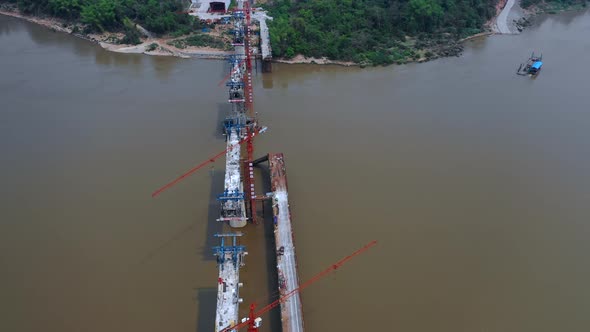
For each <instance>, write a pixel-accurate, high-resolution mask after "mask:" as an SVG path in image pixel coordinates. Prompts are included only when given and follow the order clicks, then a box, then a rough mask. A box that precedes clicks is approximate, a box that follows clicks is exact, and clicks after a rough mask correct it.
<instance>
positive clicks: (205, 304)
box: [196, 288, 217, 332]
mask: <svg viewBox="0 0 590 332" xmlns="http://www.w3.org/2000/svg"><path fill="white" fill-rule="evenodd" d="M196 297H197V303H198V307H197V324H196V326H197V332H202V331H215V310H216V307H215V303H217V289H216V288H198V289H197V294H196Z"/></svg>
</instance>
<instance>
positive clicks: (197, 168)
mask: <svg viewBox="0 0 590 332" xmlns="http://www.w3.org/2000/svg"><path fill="white" fill-rule="evenodd" d="M266 129H267V128H266V127H262V128H260V129H258V130H256V131H255V132H254V134H252V135H251V137H254V136H257V135H260V134H262V133H264V132H265V131H266ZM251 137H250V135H249V136H247V137H245V138H244V139H242V140H240V141H239V142H238V143H237V144H235V145H233V146H231V147H230V148H227V149H225V150H223V151H221V152H219V153H218V154H216V155H214V156H212V157H211V158H209V159H208V160H207V161H204V162H202V163H200V164H198V165H197V166H195V167H193V168H191V169H189V170H188V171H186V172H185V173H184V174H182V175H181V176H179V177H177V178H176V179H174V180H173V181H171V182H169V183H167V184H166V185H164V186H163V187H161V188H160V189H158V190H156V191H154V192H153V193H152V197H156V196H158V195H159V194H160V193H162V192H163V191H164V190H166V189H168V188H170V187H172V186H174V185H175V184H177V183H178V182H180V181H182V180H183V179H184V178H186V177H188V176H189V175H191V174H193V173H194V172H196V171H198V170H199V169H201V168H203V167H205V166H207V165H208V164H210V163H213V162H215V160H217V159H218V158H219V157H221V156H223V155H225V153H226V152H227V150H229V149H233V148H236V147H239V146H240V145H242V144H244V143H245V142H246V141H248V140H249V139H251Z"/></svg>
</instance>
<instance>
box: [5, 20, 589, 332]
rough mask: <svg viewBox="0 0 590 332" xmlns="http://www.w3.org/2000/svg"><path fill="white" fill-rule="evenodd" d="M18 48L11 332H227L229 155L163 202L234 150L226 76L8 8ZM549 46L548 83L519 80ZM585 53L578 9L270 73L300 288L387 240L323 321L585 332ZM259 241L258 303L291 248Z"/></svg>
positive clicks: (9, 255)
mask: <svg viewBox="0 0 590 332" xmlns="http://www.w3.org/2000/svg"><path fill="white" fill-rule="evenodd" d="M0 45H1V46H0V157H1V161H0V176H1V186H0V249H1V250H0V266H1V270H0V271H1V273H0V287H1V289H2V292H1V294H2V296H0V312H1V313H2V314H1V316H2V318H1V319H0V331H6V332H29V331H31V332H32V331H50V332H77V331H85V332H94V331H96V332H99V331H100V332H105V331H109V332H129V331H142V332H152V331H154V332H156V331H158V332H161V331H176V332H194V331H211V330H212V323H213V320H214V310H215V287H216V278H217V269H216V266H215V261H214V260H213V257H212V256H211V250H210V246H212V245H214V244H215V241H214V240H213V238H212V236H211V235H212V234H213V233H214V232H216V231H219V230H220V227H219V225H218V224H216V222H215V221H214V219H215V218H216V217H217V215H218V205H217V203H216V202H215V199H214V198H215V195H216V194H218V193H220V192H221V190H222V182H221V181H222V177H223V162H222V161H220V162H217V163H215V164H214V168H212V169H206V170H203V171H201V172H199V173H197V174H195V175H194V176H192V177H191V178H189V179H188V180H185V181H184V182H183V183H181V184H179V185H177V186H176V187H174V188H173V189H171V190H169V191H167V192H165V193H163V194H162V195H161V196H159V197H157V198H155V199H152V198H151V197H150V193H151V192H152V191H153V190H155V189H157V188H158V187H159V186H160V185H163V184H164V183H166V182H167V181H168V180H171V179H172V178H174V177H175V176H177V175H179V174H181V173H182V172H183V171H184V170H186V169H188V168H190V167H192V166H193V165H195V164H197V163H199V162H201V161H203V160H205V159H207V158H208V157H209V156H210V155H213V154H215V153H216V152H218V151H221V150H223V149H224V140H223V137H222V136H221V135H220V132H219V126H220V121H221V119H222V118H223V116H224V113H225V112H226V111H227V109H228V107H227V103H226V102H225V100H226V99H227V92H226V89H225V87H220V86H218V82H219V81H220V80H221V79H222V78H223V77H224V76H225V73H226V72H227V65H226V64H225V63H224V62H222V61H213V60H196V59H191V60H186V59H176V58H160V57H149V56H142V55H125V54H115V53H109V52H106V51H104V50H102V49H101V48H100V47H98V46H97V45H93V44H91V43H88V42H86V41H84V40H80V39H77V38H74V37H71V36H68V35H65V34H60V33H54V32H50V31H48V30H46V29H44V28H42V27H39V26H35V25H32V24H29V23H26V22H23V21H20V20H17V19H13V18H7V17H0ZM533 50H534V51H536V52H542V53H543V55H544V60H545V66H544V68H543V71H542V72H541V74H540V75H539V77H537V78H536V79H534V80H533V79H530V78H528V77H520V76H517V75H515V71H516V69H517V67H518V64H519V63H520V62H522V61H524V60H525V59H526V58H527V57H528V56H529V55H530V53H531V51H533ZM588 61H590V12H581V13H568V14H562V15H558V16H550V17H548V18H545V19H539V20H538V23H537V24H536V25H535V26H533V27H531V28H530V29H528V30H526V31H525V32H524V33H522V34H521V35H517V36H493V37H489V38H484V39H480V40H476V41H472V42H468V43H467V44H466V49H465V52H464V54H463V55H462V56H461V57H457V58H447V59H439V60H436V61H432V62H429V63H425V64H410V65H404V66H393V67H385V68H383V67H381V68H367V69H358V68H352V69H351V68H342V67H331V66H313V65H283V64H275V65H274V72H273V73H272V74H269V75H266V74H265V76H262V75H261V74H259V75H258V76H256V80H255V107H256V110H257V111H258V113H259V116H260V121H261V123H262V124H264V125H267V126H268V127H269V130H268V132H267V133H266V134H264V135H263V136H261V137H260V138H259V139H258V140H257V155H262V154H263V153H264V152H269V151H272V152H283V153H285V159H286V162H287V171H288V177H289V189H290V191H289V194H290V202H291V208H292V214H293V218H294V224H295V235H296V246H297V253H298V261H299V273H300V276H301V279H302V280H306V279H308V278H310V277H312V276H313V275H314V274H316V273H317V272H319V271H320V270H322V269H324V268H325V267H327V266H329V265H330V264H331V263H333V262H334V261H336V260H338V259H340V258H342V257H343V256H345V255H347V254H349V253H351V252H352V251H354V250H355V249H357V248H359V247H361V246H362V245H363V244H365V243H367V242H369V241H370V240H373V239H376V240H378V241H379V244H378V245H377V246H376V247H374V248H373V249H371V250H370V251H368V252H366V253H365V254H363V255H361V256H358V257H357V258H355V259H354V260H352V261H351V262H349V263H347V265H345V266H344V267H343V268H342V269H341V270H339V271H338V272H337V273H336V274H333V275H331V276H328V277H326V278H324V279H323V280H321V281H319V282H318V283H316V284H315V285H313V286H311V287H310V288H308V289H306V290H305V291H304V292H303V294H302V301H303V304H304V314H305V325H306V329H307V330H308V331H375V330H378V331H403V332H431V331H439V332H440V331H444V332H446V331H448V332H463V331H465V332H524V331H526V332H529V331H530V332H545V331H546V332H555V331H568V332H578V331H579V332H586V331H588V330H589V329H590V286H589V284H588V280H590V263H589V260H588V253H589V252H590V176H589V172H590V153H589V150H590V101H589V100H590V99H589V95H590V90H589V87H590V84H589V83H588V77H589V74H590V67H589V66H588ZM259 178H261V177H260V176H259ZM260 191H263V190H262V189H261V190H260ZM244 231H245V232H246V233H247V234H246V236H245V238H244V241H243V243H244V244H246V245H247V246H248V251H249V255H248V256H247V257H246V266H245V268H244V269H243V270H242V281H243V282H244V283H245V286H244V288H243V292H242V295H243V297H244V305H243V306H242V309H243V311H245V310H246V308H247V305H246V304H247V303H250V302H252V301H255V302H257V303H258V304H259V305H263V304H266V303H267V302H268V301H270V300H272V299H274V297H273V296H274V294H273V293H274V292H273V291H272V288H273V282H274V281H275V280H274V278H272V277H271V276H269V271H273V269H272V266H271V265H272V263H273V262H272V256H271V255H269V254H265V252H266V250H267V247H268V245H269V241H270V237H271V234H269V233H268V232H266V233H265V231H264V228H263V227H261V225H259V227H254V226H248V227H247V228H246V229H245V230H244ZM264 318H265V323H266V325H265V329H264V330H265V331H270V330H271V328H272V330H273V331H276V330H277V328H276V327H277V315H276V312H275V313H273V314H271V315H267V316H265V317H264Z"/></svg>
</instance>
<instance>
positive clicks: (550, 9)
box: [491, 0, 586, 34]
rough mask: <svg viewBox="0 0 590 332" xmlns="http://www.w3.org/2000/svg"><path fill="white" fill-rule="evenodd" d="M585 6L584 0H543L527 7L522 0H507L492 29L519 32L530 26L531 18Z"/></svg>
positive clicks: (503, 31) (504, 32)
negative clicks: (568, 0)
mask: <svg viewBox="0 0 590 332" xmlns="http://www.w3.org/2000/svg"><path fill="white" fill-rule="evenodd" d="M584 8H586V5H585V1H584V0H582V1H579V2H577V3H572V4H563V3H561V2H547V1H541V2H539V3H537V4H534V5H532V6H529V7H527V8H523V7H522V6H521V1H520V0H507V1H506V3H505V6H503V8H502V10H501V12H500V13H499V14H498V15H497V16H496V17H495V19H494V21H493V23H492V24H491V30H492V32H493V33H495V34H518V33H520V32H522V31H523V30H524V29H525V28H526V27H528V26H530V25H531V24H532V22H531V20H532V19H533V18H534V17H535V16H538V15H540V14H558V13H562V12H567V11H574V10H582V9H584Z"/></svg>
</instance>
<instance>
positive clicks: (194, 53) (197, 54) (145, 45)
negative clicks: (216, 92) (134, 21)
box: [0, 8, 231, 59]
mask: <svg viewBox="0 0 590 332" xmlns="http://www.w3.org/2000/svg"><path fill="white" fill-rule="evenodd" d="M0 14H1V15H6V16H11V17H15V18H20V19H23V20H26V21H28V22H32V23H35V24H39V25H41V26H44V27H46V28H49V29H51V30H53V31H59V32H63V33H67V34H70V35H73V36H76V37H79V38H82V39H85V40H88V41H90V42H93V43H96V44H98V45H100V47H102V48H104V49H105V50H108V51H111V52H117V53H133V54H147V55H157V56H174V57H179V58H184V59H187V58H193V57H194V58H202V59H219V58H225V57H227V56H228V55H229V54H231V52H228V51H224V50H220V49H215V48H211V47H194V46H188V47H186V48H184V49H178V48H176V47H174V46H171V45H168V42H169V41H171V40H173V38H170V39H168V38H147V39H144V40H143V42H142V43H141V44H138V45H125V44H115V43H112V42H109V41H107V40H110V39H112V38H113V37H115V38H118V37H121V34H117V33H105V34H88V35H83V34H80V33H75V32H74V26H73V25H72V24H69V23H68V22H65V21H63V20H60V19H56V18H45V17H36V16H29V15H23V14H21V13H19V12H18V11H17V10H10V9H7V8H0ZM152 44H156V45H157V46H156V47H155V48H154V47H153V46H152ZM151 48H154V49H153V50H151V51H148V49H151Z"/></svg>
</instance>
